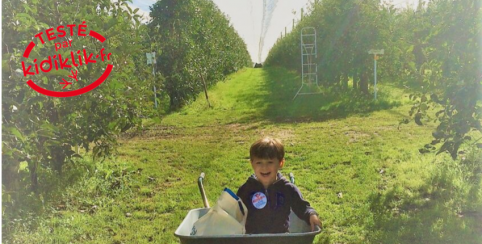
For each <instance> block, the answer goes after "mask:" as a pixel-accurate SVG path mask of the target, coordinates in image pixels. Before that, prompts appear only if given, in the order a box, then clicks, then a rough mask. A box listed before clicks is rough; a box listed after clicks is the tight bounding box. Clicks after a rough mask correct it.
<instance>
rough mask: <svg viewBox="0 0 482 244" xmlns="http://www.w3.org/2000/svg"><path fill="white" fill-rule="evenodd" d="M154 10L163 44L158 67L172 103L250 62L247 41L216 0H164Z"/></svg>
mask: <svg viewBox="0 0 482 244" xmlns="http://www.w3.org/2000/svg"><path fill="white" fill-rule="evenodd" d="M150 14H151V17H152V22H151V23H150V24H149V29H150V31H151V33H153V34H152V36H153V39H156V40H157V41H158V42H159V43H158V45H159V46H160V47H161V48H162V50H163V52H162V54H161V55H159V57H158V67H159V70H160V71H161V72H162V74H163V75H164V76H165V83H164V90H165V91H166V92H167V94H168V95H169V98H170V107H171V108H172V109H178V108H180V107H181V106H182V105H184V104H186V103H187V102H189V101H190V100H192V99H195V97H196V95H197V94H198V93H199V92H200V91H202V90H204V89H205V85H206V86H207V87H210V86H212V85H213V84H215V83H216V82H218V81H220V80H223V79H224V77H225V76H226V75H228V74H230V73H232V72H234V71H237V70H239V69H240V68H242V67H245V66H247V65H248V64H250V63H251V62H250V56H249V54H248V51H247V49H246V44H244V42H243V41H242V39H241V38H240V37H239V36H238V34H237V32H236V31H235V30H234V28H233V27H232V26H230V25H229V22H228V20H227V19H226V17H225V16H224V15H223V14H222V13H221V12H220V11H219V9H218V8H217V7H216V6H215V5H214V3H213V2H212V1H208V0H201V1H193V0H181V1H172V0H162V1H158V2H156V3H155V4H154V5H153V6H152V7H151V13H150ZM204 82H205V83H206V84H204Z"/></svg>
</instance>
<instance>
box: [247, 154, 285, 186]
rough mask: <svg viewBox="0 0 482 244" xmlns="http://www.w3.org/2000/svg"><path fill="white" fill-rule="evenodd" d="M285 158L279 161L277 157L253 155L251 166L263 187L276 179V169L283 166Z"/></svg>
mask: <svg viewBox="0 0 482 244" xmlns="http://www.w3.org/2000/svg"><path fill="white" fill-rule="evenodd" d="M284 163H285V160H284V159H282V160H281V161H280V160H279V159H277V158H257V157H253V159H252V160H251V166H252V167H253V170H254V174H255V175H256V178H258V181H259V182H261V184H263V186H264V187H265V188H268V186H269V185H271V184H273V183H274V182H275V181H276V175H277V173H278V170H279V169H281V168H282V167H283V165H284Z"/></svg>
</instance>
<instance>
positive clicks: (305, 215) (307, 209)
mask: <svg viewBox="0 0 482 244" xmlns="http://www.w3.org/2000/svg"><path fill="white" fill-rule="evenodd" d="M291 197H292V198H291V199H292V204H291V209H292V210H293V212H294V213H295V214H296V215H297V216H298V217H299V218H300V219H302V220H304V221H305V222H306V223H307V224H310V216H311V215H318V213H317V212H316V211H315V210H314V209H313V208H312V207H311V206H310V203H309V202H308V201H306V200H305V199H303V196H302V195H301V192H300V190H298V188H297V187H296V186H294V185H293V192H292V195H291Z"/></svg>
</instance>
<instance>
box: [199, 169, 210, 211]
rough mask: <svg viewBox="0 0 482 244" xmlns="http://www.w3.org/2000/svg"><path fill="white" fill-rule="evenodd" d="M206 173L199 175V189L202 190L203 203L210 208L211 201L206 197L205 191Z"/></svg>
mask: <svg viewBox="0 0 482 244" xmlns="http://www.w3.org/2000/svg"><path fill="white" fill-rule="evenodd" d="M204 177H205V174H204V172H202V173H201V175H199V178H198V180H197V185H198V186H199V191H200V192H201V197H202V199H203V204H204V207H205V208H209V202H208V199H207V197H206V192H205V191H204V186H203V180H204Z"/></svg>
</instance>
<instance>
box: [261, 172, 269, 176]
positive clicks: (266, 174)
mask: <svg viewBox="0 0 482 244" xmlns="http://www.w3.org/2000/svg"><path fill="white" fill-rule="evenodd" d="M260 174H261V176H264V177H267V176H269V175H270V174H271V172H268V173H260Z"/></svg>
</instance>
